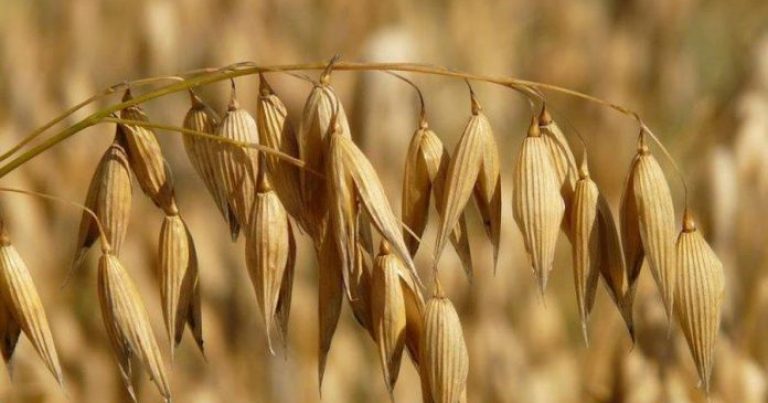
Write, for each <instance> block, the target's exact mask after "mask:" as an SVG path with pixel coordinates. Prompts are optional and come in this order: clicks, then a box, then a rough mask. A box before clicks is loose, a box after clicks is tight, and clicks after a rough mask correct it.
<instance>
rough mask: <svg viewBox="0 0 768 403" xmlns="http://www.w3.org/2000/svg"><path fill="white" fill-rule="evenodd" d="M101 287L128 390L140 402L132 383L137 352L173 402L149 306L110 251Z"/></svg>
mask: <svg viewBox="0 0 768 403" xmlns="http://www.w3.org/2000/svg"><path fill="white" fill-rule="evenodd" d="M98 286H99V287H98V290H99V303H100V305H101V314H102V318H103V319H104V326H105V327H106V329H107V335H108V336H109V340H110V342H111V343H112V348H113V350H114V353H115V358H116V359H117V363H118V365H119V366H120V373H121V375H122V378H123V383H124V384H125V387H126V389H127V390H128V393H130V395H131V397H132V398H133V400H134V401H136V394H135V392H134V390H133V386H132V384H131V380H132V378H133V369H132V367H131V360H132V358H133V356H134V354H135V355H137V356H138V358H139V359H140V360H141V362H142V363H143V364H144V367H145V369H146V370H147V372H148V373H149V376H150V378H151V379H152V382H154V383H155V386H157V389H158V390H159V391H160V394H161V395H162V396H163V397H164V398H165V400H166V402H170V401H171V389H170V386H169V384H168V378H167V377H166V374H165V369H164V367H163V360H162V357H161V355H160V349H159V348H158V346H157V341H156V340H155V336H154V334H152V327H151V326H150V323H149V315H148V314H147V309H146V308H145V307H144V302H143V301H142V299H141V296H140V295H139V292H138V290H137V289H136V286H135V285H134V284H133V281H132V280H131V279H130V277H129V276H128V273H127V272H126V271H125V269H124V268H123V266H122V264H120V261H119V260H118V259H117V257H115V256H114V255H112V254H110V253H109V252H107V253H105V254H104V255H102V256H101V259H100V260H99V275H98Z"/></svg>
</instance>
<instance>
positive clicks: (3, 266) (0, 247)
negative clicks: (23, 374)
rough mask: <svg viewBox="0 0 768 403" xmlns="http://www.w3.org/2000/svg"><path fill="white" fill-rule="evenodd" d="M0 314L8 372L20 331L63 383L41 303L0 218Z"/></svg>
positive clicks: (4, 355) (3, 351)
mask: <svg viewBox="0 0 768 403" xmlns="http://www.w3.org/2000/svg"><path fill="white" fill-rule="evenodd" d="M0 311H2V313H1V314H0V331H1V332H2V333H0V336H2V353H3V359H4V360H5V362H6V365H8V367H9V369H10V367H11V358H12V356H13V351H14V349H15V347H16V343H17V341H18V338H19V331H20V330H21V331H22V332H24V335H25V336H27V339H29V341H30V342H31V343H32V346H33V347H34V348H35V351H37V354H38V355H39V356H40V358H42V360H43V362H44V363H45V365H46V367H48V370H49V371H51V373H52V374H53V376H54V377H56V380H57V381H58V382H59V384H63V378H62V372H61V365H60V364H59V357H58V355H57V353H56V346H55V345H54V343H53V336H52V335H51V329H50V326H49V325H48V319H47V318H46V315H45V309H44V308H43V303H42V301H41V300H40V295H39V294H38V293H37V289H36V288H35V284H34V282H33V281H32V276H31V275H30V274H29V269H27V265H26V264H25V263H24V261H23V260H22V258H21V256H20V255H19V253H18V252H17V251H16V248H15V247H14V246H13V244H12V243H11V240H10V237H9V236H8V233H7V232H6V229H5V225H4V223H3V221H2V218H0ZM9 372H10V371H9Z"/></svg>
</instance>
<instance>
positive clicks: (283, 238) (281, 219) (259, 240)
mask: <svg viewBox="0 0 768 403" xmlns="http://www.w3.org/2000/svg"><path fill="white" fill-rule="evenodd" d="M250 223H251V225H250V228H249V229H248V235H247V237H246V245H245V258H246V264H247V266H248V274H249V275H250V277H251V282H252V283H253V288H254V291H255V292H256V299H257V301H258V303H259V307H260V308H261V313H262V317H263V319H264V331H265V332H266V334H267V342H268V345H269V350H270V352H272V354H274V349H273V347H272V337H271V336H270V332H271V330H272V324H273V323H275V324H277V323H276V320H275V315H277V308H278V303H279V299H280V293H281V289H282V282H283V278H284V277H285V272H286V270H287V268H288V264H289V262H290V260H291V259H290V252H291V248H290V243H291V239H290V238H291V235H292V234H291V230H290V223H289V222H288V215H287V213H286V211H285V209H284V208H283V205H282V204H281V203H280V199H279V198H278V196H277V193H276V192H275V191H274V190H273V189H272V184H271V182H270V180H269V178H268V176H267V174H266V172H264V170H260V172H259V177H258V184H257V189H256V201H255V203H254V207H253V215H252V217H251V220H250Z"/></svg>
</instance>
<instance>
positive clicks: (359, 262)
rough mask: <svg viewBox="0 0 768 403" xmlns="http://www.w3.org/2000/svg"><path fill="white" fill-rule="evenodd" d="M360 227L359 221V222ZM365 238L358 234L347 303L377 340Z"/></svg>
mask: <svg viewBox="0 0 768 403" xmlns="http://www.w3.org/2000/svg"><path fill="white" fill-rule="evenodd" d="M361 216H362V212H359V214H358V220H360V219H361ZM358 225H359V221H358ZM363 238H364V236H362V235H361V234H360V233H359V232H358V234H357V245H356V247H355V264H354V266H353V267H352V273H351V275H350V279H349V293H348V295H347V302H349V306H350V307H351V308H352V313H353V314H354V316H355V319H356V320H357V322H358V323H359V324H360V326H362V327H363V328H364V329H365V330H367V331H368V334H370V336H371V337H372V338H373V339H374V340H375V339H376V336H375V334H374V329H373V321H372V320H371V282H372V279H371V277H372V273H371V268H370V266H369V265H368V263H367V262H366V260H365V256H364V255H365V253H366V252H365V246H364V245H363V242H364V241H363Z"/></svg>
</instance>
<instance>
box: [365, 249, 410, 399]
mask: <svg viewBox="0 0 768 403" xmlns="http://www.w3.org/2000/svg"><path fill="white" fill-rule="evenodd" d="M401 264H402V263H400V261H399V259H398V258H397V257H396V256H395V255H393V254H392V252H391V250H390V249H389V245H388V244H387V242H386V241H382V243H381V248H380V251H379V256H377V257H376V262H375V264H374V268H373V281H372V283H371V319H372V321H373V329H374V338H375V340H376V343H377V344H378V347H379V359H380V361H381V367H382V371H383V372H384V381H385V382H386V384H387V389H388V391H389V393H390V396H391V395H392V391H393V390H394V388H395V383H396V382H397V377H398V375H399V373H400V360H401V358H402V355H403V349H404V347H405V336H406V308H405V298H404V296H403V289H402V287H401V285H400V269H399V266H400V265H401Z"/></svg>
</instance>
